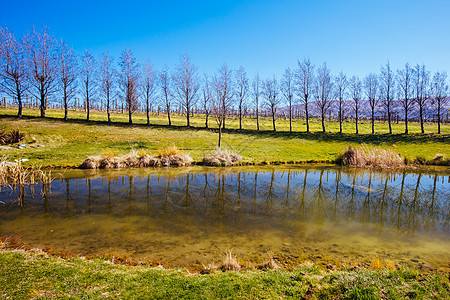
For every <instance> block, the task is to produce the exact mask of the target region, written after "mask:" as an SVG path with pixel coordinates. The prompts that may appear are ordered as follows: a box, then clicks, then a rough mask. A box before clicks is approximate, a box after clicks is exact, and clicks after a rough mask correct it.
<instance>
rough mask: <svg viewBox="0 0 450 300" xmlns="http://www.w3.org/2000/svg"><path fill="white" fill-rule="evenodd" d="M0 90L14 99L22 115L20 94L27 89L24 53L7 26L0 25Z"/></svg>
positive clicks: (18, 113)
mask: <svg viewBox="0 0 450 300" xmlns="http://www.w3.org/2000/svg"><path fill="white" fill-rule="evenodd" d="M0 49H1V50H0V92H3V93H5V94H6V95H8V96H9V97H12V98H14V99H16V101H17V104H18V111H17V116H18V117H19V118H21V117H22V96H23V94H24V92H25V91H26V90H27V89H28V82H27V78H26V77H27V72H26V61H25V53H24V51H23V44H22V41H20V42H18V41H17V40H16V37H15V36H14V34H13V33H12V32H10V31H9V29H8V27H6V26H5V27H4V28H2V27H0Z"/></svg>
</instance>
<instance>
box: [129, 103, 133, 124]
mask: <svg viewBox="0 0 450 300" xmlns="http://www.w3.org/2000/svg"><path fill="white" fill-rule="evenodd" d="M131 104H132V103H131V99H129V101H128V123H129V124H133V119H132V118H131V109H132V107H131Z"/></svg>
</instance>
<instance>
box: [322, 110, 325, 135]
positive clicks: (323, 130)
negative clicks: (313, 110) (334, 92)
mask: <svg viewBox="0 0 450 300" xmlns="http://www.w3.org/2000/svg"><path fill="white" fill-rule="evenodd" d="M322 132H326V130H325V113H324V112H323V111H322Z"/></svg>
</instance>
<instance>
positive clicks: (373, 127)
mask: <svg viewBox="0 0 450 300" xmlns="http://www.w3.org/2000/svg"><path fill="white" fill-rule="evenodd" d="M374 133H375V108H374V107H372V134H374Z"/></svg>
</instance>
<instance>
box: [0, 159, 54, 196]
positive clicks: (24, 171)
mask: <svg viewBox="0 0 450 300" xmlns="http://www.w3.org/2000/svg"><path fill="white" fill-rule="evenodd" d="M51 181H52V177H51V173H50V172H48V173H45V172H44V171H42V170H41V168H39V167H30V168H24V167H23V166H22V165H21V164H20V162H19V163H13V162H8V161H7V159H6V157H5V156H3V157H1V158H0V186H10V187H13V188H15V187H18V186H20V187H22V186H24V185H26V184H34V183H35V182H43V183H44V184H50V183H51Z"/></svg>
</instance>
